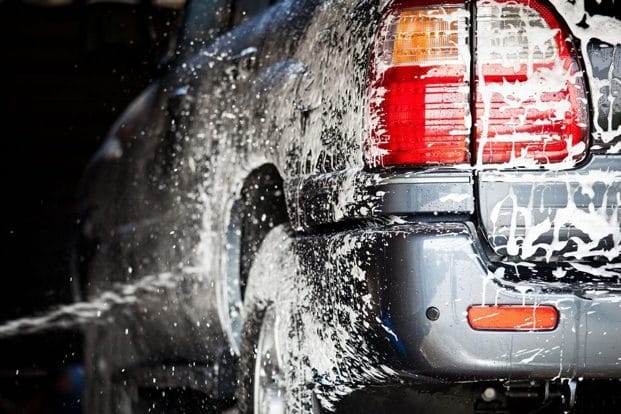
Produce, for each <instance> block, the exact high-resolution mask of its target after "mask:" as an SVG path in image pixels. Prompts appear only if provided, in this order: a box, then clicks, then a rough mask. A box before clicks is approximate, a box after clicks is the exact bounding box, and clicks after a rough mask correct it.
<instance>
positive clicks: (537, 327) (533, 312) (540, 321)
mask: <svg viewBox="0 0 621 414" xmlns="http://www.w3.org/2000/svg"><path fill="white" fill-rule="evenodd" d="M558 319H559V318H558V311H557V310H556V308H555V307H554V306H550V305H538V306H535V305H527V306H522V305H496V306H471V307H470V308H468V323H469V324H470V326H471V327H472V329H476V330H479V331H551V330H553V329H555V328H556V326H557V325H558Z"/></svg>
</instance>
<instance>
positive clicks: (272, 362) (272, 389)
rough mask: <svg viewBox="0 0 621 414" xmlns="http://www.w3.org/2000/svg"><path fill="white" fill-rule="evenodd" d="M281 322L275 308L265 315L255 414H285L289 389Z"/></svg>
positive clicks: (259, 343) (259, 341)
mask: <svg viewBox="0 0 621 414" xmlns="http://www.w3.org/2000/svg"><path fill="white" fill-rule="evenodd" d="M277 325H278V319H277V315H276V312H275V311H274V308H273V307H270V308H268V310H267V311H266V312H265V315H264V316H263V324H262V325H261V330H260V331H259V337H258V339H257V352H256V358H255V363H254V384H253V406H254V414H284V412H285V387H284V380H285V379H284V373H283V370H282V359H281V358H282V354H281V352H280V349H279V344H278V337H277V335H276V332H277V329H276V327H277Z"/></svg>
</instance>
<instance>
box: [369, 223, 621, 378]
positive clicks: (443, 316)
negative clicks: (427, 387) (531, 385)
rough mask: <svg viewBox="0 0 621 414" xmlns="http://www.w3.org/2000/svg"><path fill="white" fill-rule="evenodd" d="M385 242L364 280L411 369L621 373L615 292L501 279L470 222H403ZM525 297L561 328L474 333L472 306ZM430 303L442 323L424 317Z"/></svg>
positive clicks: (441, 374) (446, 374)
mask: <svg viewBox="0 0 621 414" xmlns="http://www.w3.org/2000/svg"><path fill="white" fill-rule="evenodd" d="M381 239H382V242H381V243H377V244H376V245H375V247H371V248H370V250H371V251H374V250H375V251H374V253H376V254H377V255H378V256H379V257H380V258H381V259H379V260H380V262H381V264H380V265H379V266H373V269H372V271H368V272H367V276H366V277H367V279H368V282H369V284H370V285H371V286H378V290H377V301H378V312H380V315H379V318H380V319H381V321H382V322H381V323H382V326H381V328H382V329H383V330H384V332H385V335H386V338H387V339H388V340H389V341H390V342H391V344H392V346H393V347H394V349H395V351H396V352H397V353H398V354H399V355H400V357H401V359H402V361H403V364H404V366H405V370H406V371H408V372H410V373H412V374H417V375H424V376H431V377H436V378H443V379H450V380H482V379H554V378H568V377H584V378H621V340H620V339H619V338H621V296H619V295H618V294H617V295H615V294H612V293H610V292H598V291H591V292H584V291H582V292H581V293H580V294H577V293H574V292H572V291H571V290H568V289H565V290H564V291H563V290H560V289H556V288H555V287H554V286H553V285H549V284H548V285H546V284H542V283H541V282H539V283H536V284H535V283H526V282H520V283H518V284H515V283H510V282H508V281H506V280H503V278H502V269H498V270H496V271H493V270H491V269H492V268H491V266H488V264H487V262H486V260H485V256H484V254H483V253H482V252H481V249H480V248H479V247H478V246H477V243H476V237H475V236H474V235H473V232H472V231H471V230H470V228H469V226H468V225H466V224H461V223H454V224H453V223H444V224H428V225H427V224H412V225H402V226H397V227H391V228H388V229H386V231H385V232H383V235H382V237H381ZM380 245H381V247H379V249H381V250H382V251H377V249H378V247H377V246H380ZM360 251H361V252H363V253H362V254H368V252H367V253H364V252H365V249H361V250H360ZM523 303H525V304H549V305H553V306H555V307H556V308H557V310H558V312H559V316H560V318H559V324H558V326H557V328H556V329H554V330H552V331H546V332H506V331H505V332H490V331H475V330H473V329H472V328H471V327H470V326H469V324H468V321H467V319H466V313H467V309H468V307H469V306H471V305H481V304H523ZM430 307H435V308H437V309H438V310H439V317H438V319H437V320H433V321H432V320H430V319H428V317H427V316H426V311H427V309H428V308H430ZM375 320H377V319H375Z"/></svg>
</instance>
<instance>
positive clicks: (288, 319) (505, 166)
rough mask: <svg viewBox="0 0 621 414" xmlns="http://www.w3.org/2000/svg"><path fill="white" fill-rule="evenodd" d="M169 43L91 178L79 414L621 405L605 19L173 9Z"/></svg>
mask: <svg viewBox="0 0 621 414" xmlns="http://www.w3.org/2000/svg"><path fill="white" fill-rule="evenodd" d="M272 3H274V4H272ZM180 39H181V40H180V42H181V43H180V47H179V48H178V52H177V54H178V57H177V59H176V61H175V62H174V66H173V68H172V69H171V71H170V72H169V73H168V74H167V75H166V76H164V77H163V78H162V79H160V80H158V81H156V82H155V83H153V85H151V86H150V87H149V88H148V89H147V90H146V91H145V92H144V93H143V94H142V95H141V96H139V97H138V98H137V99H136V100H135V102H134V103H133V104H131V105H130V107H129V108H128V109H127V110H126V112H125V113H124V114H123V115H122V117H121V118H120V119H119V120H118V122H117V123H116V124H115V125H114V126H113V127H112V129H111V132H110V134H109V136H108V138H107V140H106V141H105V143H104V144H103V146H102V147H101V149H100V150H99V152H98V153H97V154H96V156H95V157H94V159H93V161H92V163H91V165H90V167H89V169H88V171H87V172H86V175H85V179H84V186H83V190H82V192H81V200H82V201H81V206H82V207H81V216H80V234H79V237H78V242H77V245H76V246H77V247H76V255H75V256H76V265H75V268H76V278H75V279H76V280H79V281H80V285H81V288H80V290H81V292H83V295H84V296H83V300H91V301H98V302H97V303H102V310H101V314H100V318H99V323H95V324H92V325H89V326H88V327H87V328H86V329H85V333H86V348H85V361H86V362H85V364H86V375H87V380H86V382H87V394H86V406H87V410H88V412H106V413H108V412H141V410H145V411H146V410H147V409H149V410H152V411H151V412H153V410H157V409H158V408H157V407H162V404H164V406H166V404H168V403H166V402H165V400H166V398H168V397H170V399H172V400H174V401H183V403H184V404H185V403H187V404H190V401H194V403H196V401H200V403H199V404H198V405H197V406H198V407H199V408H200V407H201V406H202V407H203V409H205V407H206V406H208V405H209V404H211V403H210V402H209V401H228V402H232V401H235V402H236V404H237V407H238V410H239V411H240V412H241V413H258V414H263V413H284V412H288V413H297V412H300V413H308V412H315V413H318V412H332V411H336V412H351V411H357V412H373V413H384V412H386V413H394V412H412V411H415V412H432V411H438V410H440V411H442V412H569V411H573V412H588V411H589V410H593V411H594V410H605V411H608V412H610V410H614V408H611V407H618V405H616V404H618V399H619V392H618V391H619V385H620V382H619V380H620V379H621V342H620V341H619V338H620V335H621V316H620V315H621V312H620V306H621V290H620V288H621V285H620V280H619V278H620V275H621V261H620V256H621V255H620V247H621V225H620V223H621V221H620V208H619V204H620V202H621V158H620V151H621V127H620V124H621V100H620V99H621V98H620V97H619V85H621V60H620V59H621V44H620V43H621V16H619V10H618V8H615V7H614V4H612V3H610V2H608V3H607V2H597V3H594V2H591V3H589V2H582V1H576V2H565V1H564V0H514V1H513V0H512V1H508V0H479V1H473V2H470V1H459V0H446V1H438V0H426V1H425V0H419V1H386V0H340V1H323V0H299V1H292V0H283V1H278V2H273V1H271V2H270V1H249V0H228V1H216V2H206V1H205V0H193V1H192V2H190V4H189V5H188V6H187V16H186V22H185V25H184V29H183V32H182V33H181V35H180ZM159 409H160V410H164V412H166V411H167V409H166V408H159ZM197 409H198V408H197ZM546 410H547V411H546Z"/></svg>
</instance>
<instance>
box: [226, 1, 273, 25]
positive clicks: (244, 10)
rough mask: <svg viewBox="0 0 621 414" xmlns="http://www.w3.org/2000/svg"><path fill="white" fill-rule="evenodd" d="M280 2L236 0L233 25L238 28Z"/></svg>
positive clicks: (234, 2)
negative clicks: (245, 21)
mask: <svg viewBox="0 0 621 414" xmlns="http://www.w3.org/2000/svg"><path fill="white" fill-rule="evenodd" d="M276 3H278V0H235V1H233V25H234V26H237V25H238V24H240V23H242V22H243V21H244V20H247V19H249V18H251V17H253V16H256V15H257V14H259V13H261V12H262V11H263V10H265V9H267V8H268V7H270V6H271V5H273V4H276Z"/></svg>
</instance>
